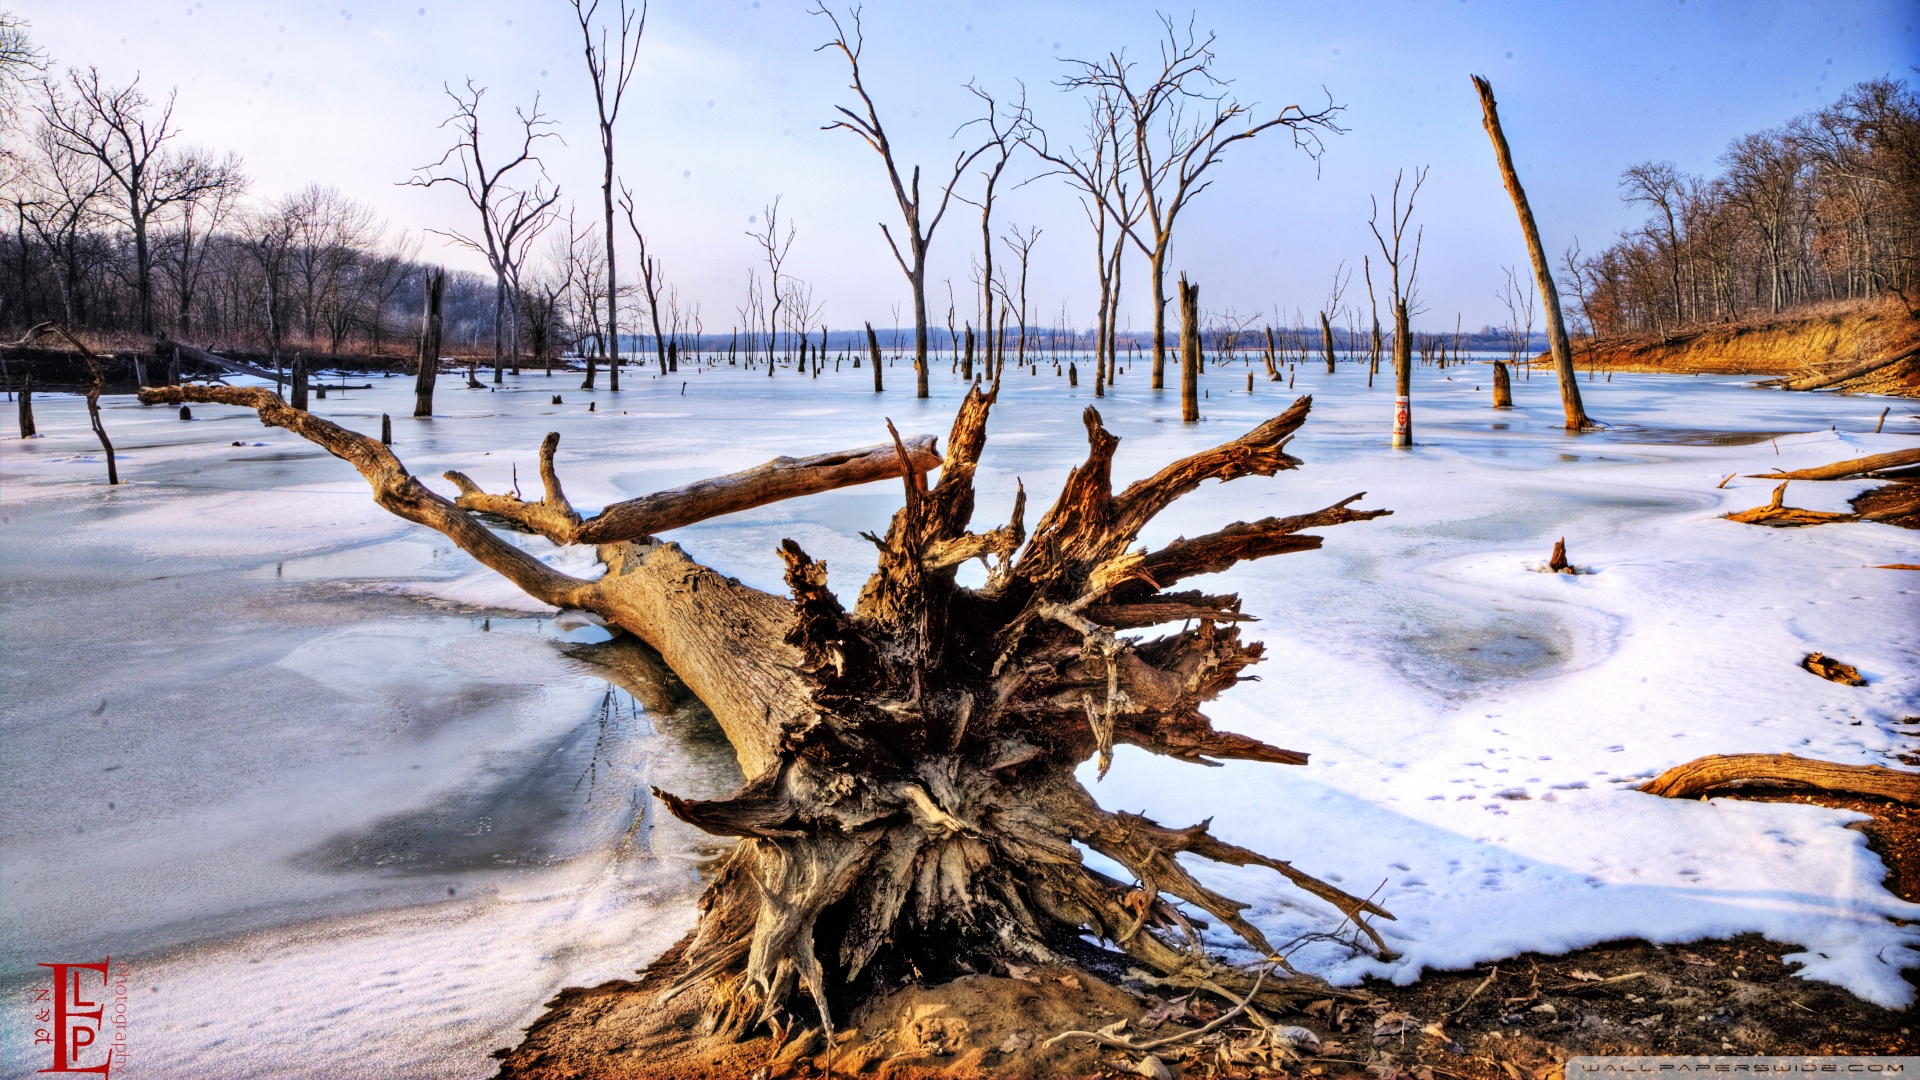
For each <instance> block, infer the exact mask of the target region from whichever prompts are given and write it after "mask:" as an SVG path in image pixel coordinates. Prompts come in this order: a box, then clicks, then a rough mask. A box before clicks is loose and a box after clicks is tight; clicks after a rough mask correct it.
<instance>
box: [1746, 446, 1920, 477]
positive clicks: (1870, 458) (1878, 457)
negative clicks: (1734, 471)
mask: <svg viewBox="0 0 1920 1080" xmlns="http://www.w3.org/2000/svg"><path fill="white" fill-rule="evenodd" d="M1908 465H1920V447H1914V448H1913V449H1910V450H1892V451H1889V452H1887V453H1884V454H1868V455H1867V456H1866V457H1857V458H1850V459H1848V460H1846V461H1836V462H1834V463H1833V464H1831V465H1821V466H1819V467H1817V468H1812V469H1795V470H1794V471H1792V472H1770V473H1751V474H1749V476H1750V477H1751V478H1752V479H1754V480H1848V479H1852V478H1853V477H1856V476H1867V475H1870V474H1872V473H1877V472H1885V471H1886V470H1888V469H1901V468H1905V467H1907V466H1908Z"/></svg>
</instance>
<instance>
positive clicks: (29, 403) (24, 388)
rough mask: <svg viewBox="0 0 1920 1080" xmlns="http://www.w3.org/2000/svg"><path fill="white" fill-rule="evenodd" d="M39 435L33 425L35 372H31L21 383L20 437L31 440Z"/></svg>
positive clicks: (38, 431) (38, 430)
mask: <svg viewBox="0 0 1920 1080" xmlns="http://www.w3.org/2000/svg"><path fill="white" fill-rule="evenodd" d="M39 433H40V429H39V428H37V427H35V426H34V423H33V372H31V371H29V372H27V373H26V375H25V377H24V378H23V379H22V380H21V383H20V437H21V438H23V439H31V438H33V437H34V436H35V435H38V434H39Z"/></svg>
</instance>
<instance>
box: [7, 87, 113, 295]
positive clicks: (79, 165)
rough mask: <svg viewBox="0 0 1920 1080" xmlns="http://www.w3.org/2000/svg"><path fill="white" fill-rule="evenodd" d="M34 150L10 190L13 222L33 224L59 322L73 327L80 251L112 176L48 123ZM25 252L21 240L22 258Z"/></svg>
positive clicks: (98, 216)
mask: <svg viewBox="0 0 1920 1080" xmlns="http://www.w3.org/2000/svg"><path fill="white" fill-rule="evenodd" d="M34 150H35V151H36V155H35V160H34V162H33V165H34V168H33V169H32V171H30V172H29V173H28V174H27V176H26V177H25V178H24V179H23V181H22V182H21V183H20V186H19V187H17V188H16V189H15V191H16V194H15V196H14V198H13V204H14V212H15V214H16V215H17V218H18V220H19V222H21V223H23V224H25V225H26V226H28V227H30V228H32V229H33V231H34V235H35V236H36V237H37V238H38V239H39V241H40V243H41V245H42V246H43V247H45V248H46V249H47V253H48V254H49V255H50V256H51V257H52V259H53V261H54V263H55V264H56V265H57V267H58V270H59V273H58V275H57V277H56V280H57V281H58V282H59V285H60V307H61V314H62V316H63V322H64V324H65V325H66V326H69V327H77V326H79V325H81V317H82V312H81V310H80V295H81V293H80V278H81V275H82V273H83V272H84V271H83V265H82V261H83V258H84V255H83V252H84V250H85V249H86V247H87V241H88V239H89V236H90V234H91V233H92V232H93V231H94V230H95V229H96V228H97V227H98V226H99V225H100V224H101V223H102V217H103V213H104V207H103V206H102V205H101V204H102V202H103V201H104V200H105V198H106V197H107V193H108V186H109V185H110V184H111V183H112V181H111V180H110V179H109V178H108V176H107V173H106V169H105V167H104V166H103V165H102V164H101V163H100V161H99V159H98V158H94V157H92V156H90V155H86V154H81V153H79V152H76V151H75V150H73V149H72V148H71V147H70V146H68V145H67V144H66V143H65V142H62V141H61V140H60V138H59V137H58V135H57V134H56V133H55V132H54V130H53V128H52V127H51V126H50V125H46V124H42V125H41V126H40V129H39V131H38V132H37V133H36V137H35V139H34ZM28 196H31V197H28ZM25 254H26V252H25V248H24V245H23V247H22V250H21V255H22V257H23V258H24V256H25ZM22 291H23V293H24V289H23V290H22Z"/></svg>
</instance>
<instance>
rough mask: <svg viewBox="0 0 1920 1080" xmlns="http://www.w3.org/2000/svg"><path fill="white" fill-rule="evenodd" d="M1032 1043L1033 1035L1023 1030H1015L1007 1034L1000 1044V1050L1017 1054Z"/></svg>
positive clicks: (1004, 1052)
mask: <svg viewBox="0 0 1920 1080" xmlns="http://www.w3.org/2000/svg"><path fill="white" fill-rule="evenodd" d="M1032 1045H1033V1036H1031V1035H1029V1034H1027V1033H1026V1032H1024V1031H1016V1032H1014V1033H1013V1034H1011V1035H1009V1036H1007V1038H1006V1041H1004V1042H1002V1043H1001V1044H1000V1052H1001V1053H1003V1054H1017V1053H1019V1052H1020V1051H1022V1050H1025V1049H1026V1048H1028V1047H1029V1046H1032Z"/></svg>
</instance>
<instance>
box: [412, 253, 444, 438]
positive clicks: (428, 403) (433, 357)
mask: <svg viewBox="0 0 1920 1080" xmlns="http://www.w3.org/2000/svg"><path fill="white" fill-rule="evenodd" d="M421 291H422V292H423V293H425V294H426V305H425V307H424V309H423V310H422V311H421V313H420V353H419V360H418V362H417V364H416V366H415V368H414V374H413V415H414V416H416V417H421V416H432V415H433V384H434V380H435V379H437V378H439V376H440V334H441V332H442V329H443V324H442V321H441V317H440V305H441V301H442V300H443V299H444V298H445V296H446V292H447V272H446V271H445V270H444V269H442V268H440V267H438V266H436V267H434V268H433V269H431V270H429V271H427V280H426V287H425V288H423V289H422V290H421Z"/></svg>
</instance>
